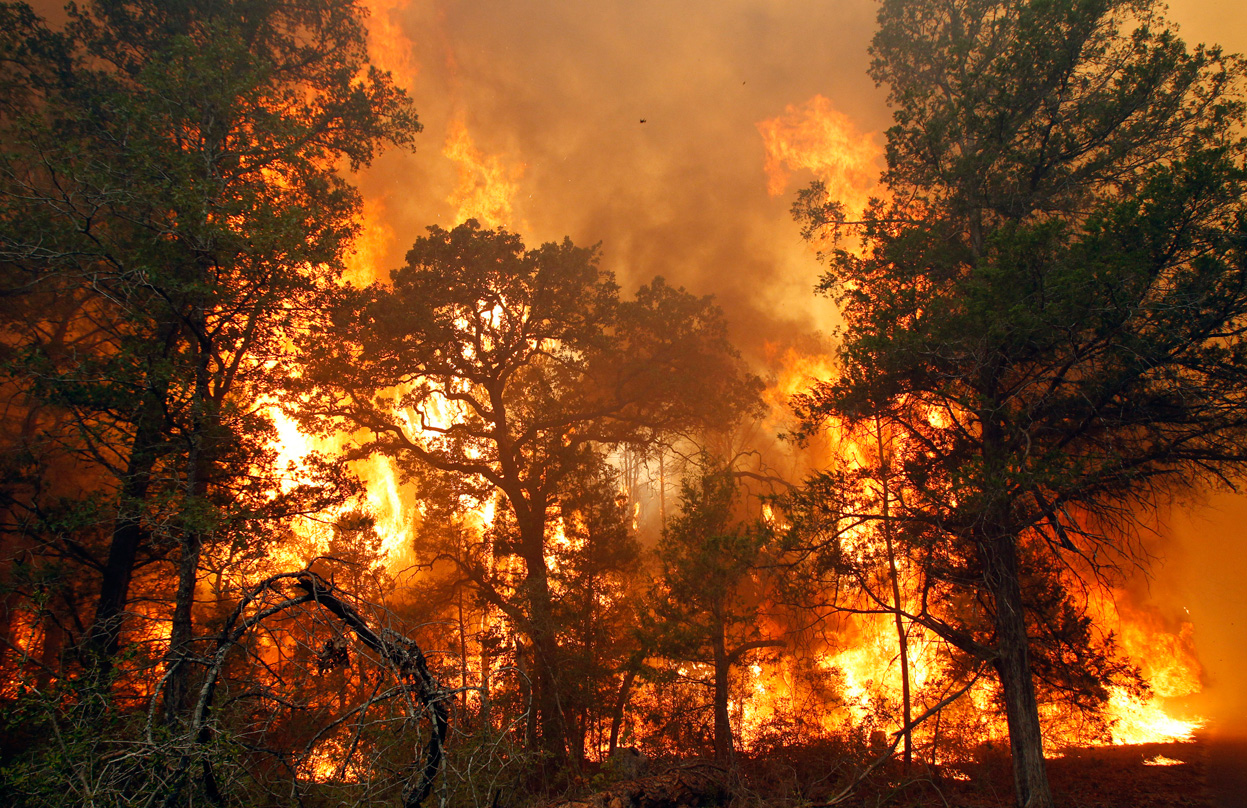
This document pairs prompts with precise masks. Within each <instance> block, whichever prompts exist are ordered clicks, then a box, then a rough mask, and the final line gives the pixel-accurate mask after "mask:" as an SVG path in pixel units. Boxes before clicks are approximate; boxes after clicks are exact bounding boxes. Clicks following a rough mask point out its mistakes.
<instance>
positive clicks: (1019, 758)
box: [980, 536, 1053, 808]
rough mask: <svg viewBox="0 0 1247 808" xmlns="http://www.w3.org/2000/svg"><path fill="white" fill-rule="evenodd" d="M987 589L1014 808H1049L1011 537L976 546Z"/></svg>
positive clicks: (1015, 552) (1045, 770)
mask: <svg viewBox="0 0 1247 808" xmlns="http://www.w3.org/2000/svg"><path fill="white" fill-rule="evenodd" d="M980 548H981V552H982V554H983V561H984V567H985V572H986V573H987V582H988V586H989V587H990V588H991V592H992V595H993V598H994V600H995V615H994V619H995V627H996V654H997V656H996V661H995V666H996V671H997V673H998V674H999V675H1000V684H1001V687H1002V688H1003V690H1004V699H1005V716H1006V719H1007V721H1008V725H1009V748H1010V751H1011V752H1012V754H1013V784H1014V788H1015V796H1016V799H1017V805H1018V808H1053V802H1052V792H1051V790H1050V789H1049V787H1048V771H1047V767H1046V765H1045V763H1044V756H1043V735H1042V732H1041V727H1040V723H1039V704H1038V702H1037V701H1036V699H1035V682H1034V679H1033V678H1032V676H1031V670H1030V649H1029V641H1028V639H1027V634H1026V617H1025V614H1024V612H1023V608H1022V590H1021V587H1020V585H1019V581H1018V564H1017V548H1016V546H1015V545H1014V540H1013V537H1011V536H1002V537H995V538H991V539H989V540H987V541H985V542H983V543H981V544H980Z"/></svg>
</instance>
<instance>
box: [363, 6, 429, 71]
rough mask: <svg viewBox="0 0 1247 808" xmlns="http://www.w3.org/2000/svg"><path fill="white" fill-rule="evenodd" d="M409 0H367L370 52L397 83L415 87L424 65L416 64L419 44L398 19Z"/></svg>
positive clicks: (379, 65) (377, 63)
mask: <svg viewBox="0 0 1247 808" xmlns="http://www.w3.org/2000/svg"><path fill="white" fill-rule="evenodd" d="M409 4H410V3H409V0H364V5H365V6H367V7H368V15H369V19H368V54H369V56H370V57H371V58H372V61H373V63H374V64H376V65H377V66H378V67H380V68H381V69H382V70H387V71H389V73H390V74H391V75H392V76H393V77H394V79H395V82H396V83H397V84H398V85H400V86H402V87H405V88H407V89H408V90H410V89H412V88H413V87H415V85H416V77H417V76H419V74H420V66H419V65H418V64H417V63H416V60H415V56H414V54H415V52H416V43H414V42H412V41H411V39H410V38H409V37H408V36H407V35H406V34H405V33H403V26H402V25H401V24H400V23H399V22H398V21H397V18H398V16H399V12H402V11H405V10H406V9H407V7H408V5H409Z"/></svg>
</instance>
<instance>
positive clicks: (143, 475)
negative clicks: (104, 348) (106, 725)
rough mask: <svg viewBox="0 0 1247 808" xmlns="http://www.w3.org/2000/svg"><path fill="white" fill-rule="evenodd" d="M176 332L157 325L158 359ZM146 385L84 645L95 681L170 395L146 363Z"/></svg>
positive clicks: (139, 530) (124, 592) (138, 539)
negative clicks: (159, 330)
mask: <svg viewBox="0 0 1247 808" xmlns="http://www.w3.org/2000/svg"><path fill="white" fill-rule="evenodd" d="M180 334H181V329H180V328H179V326H178V324H177V323H176V322H170V323H169V324H168V325H166V326H164V327H163V328H162V331H161V338H162V340H163V348H164V353H163V355H162V356H161V357H160V360H162V361H163V359H164V358H165V357H167V356H168V355H169V354H171V353H172V351H173V349H174V347H175V345H176V343H177V341H178V339H179V337H180ZM148 385H149V386H148V389H147V391H146V393H145V395H144V399H143V405H142V408H141V409H140V411H139V417H138V421H137V422H136V423H135V425H134V438H133V440H132V441H131V442H130V457H129V459H128V460H127V462H126V471H125V476H124V478H123V479H122V480H121V489H120V491H119V494H118V500H117V516H116V519H115V521H114V524H113V535H112V540H111V541H110V542H109V546H108V559H107V561H105V563H104V576H103V578H102V580H101V581H100V596H99V600H98V601H96V607H95V619H94V620H92V622H91V628H90V629H89V630H88V631H87V637H86V643H85V646H86V650H87V655H88V657H89V658H88V659H87V662H86V664H87V667H88V669H89V670H90V671H91V672H92V678H93V679H94V681H95V686H96V687H101V686H105V685H106V684H107V679H108V677H109V675H110V673H111V671H112V660H113V657H114V656H116V655H117V650H118V648H119V647H120V642H121V622H122V613H123V612H124V611H125V608H126V603H127V602H128V600H129V595H130V580H131V578H132V577H133V575H134V565H135V562H136V561H137V560H138V551H139V548H140V547H141V546H142V545H143V542H144V541H146V539H147V530H146V529H145V528H144V527H143V509H144V506H145V504H146V501H147V494H148V491H149V490H150V488H151V477H152V472H153V470H154V469H155V467H156V461H157V459H158V457H159V454H160V444H161V442H162V440H163V438H164V432H165V405H166V399H167V398H168V395H169V381H168V378H167V375H166V374H164V373H151V372H150V369H149V378H148Z"/></svg>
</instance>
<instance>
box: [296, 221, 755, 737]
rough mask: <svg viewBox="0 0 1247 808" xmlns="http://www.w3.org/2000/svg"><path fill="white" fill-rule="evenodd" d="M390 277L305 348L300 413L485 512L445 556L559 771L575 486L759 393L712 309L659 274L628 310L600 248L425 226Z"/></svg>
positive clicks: (347, 306)
mask: <svg viewBox="0 0 1247 808" xmlns="http://www.w3.org/2000/svg"><path fill="white" fill-rule="evenodd" d="M392 277H393V280H392V285H391V286H389V287H386V286H381V285H374V286H371V287H368V288H366V289H362V290H355V291H352V292H350V293H348V294H346V295H345V296H344V297H343V299H342V300H341V301H340V302H339V304H338V306H337V307H336V309H335V312H334V314H333V325H332V327H331V328H328V329H327V330H325V331H317V332H314V333H312V334H311V335H310V336H309V337H308V339H307V341H306V345H307V347H308V350H309V351H310V352H311V353H312V354H314V361H313V362H312V363H311V365H310V366H309V367H308V369H307V370H306V372H305V373H304V375H303V377H302V379H301V382H300V383H301V384H302V385H303V387H304V389H305V391H306V397H305V403H302V404H300V405H299V409H298V411H297V413H296V414H297V415H298V416H299V417H300V418H302V419H303V421H304V423H306V424H307V425H309V426H310V427H314V428H316V429H320V430H322V431H324V430H336V429H346V430H350V431H353V432H355V435H356V439H357V448H356V450H355V454H356V455H361V456H362V455H368V454H372V453H381V454H384V455H387V456H390V457H393V458H395V459H397V460H398V461H399V463H400V464H401V465H402V466H403V467H404V468H405V469H406V471H407V473H408V474H409V476H412V477H422V478H423V482H422V483H421V484H422V485H423V486H425V487H426V488H428V487H433V486H441V487H443V488H444V489H445V490H443V492H442V496H441V497H440V500H441V501H442V502H443V503H447V504H448V506H449V508H450V512H453V511H455V510H459V511H462V510H464V509H476V510H481V509H485V508H492V509H493V516H492V522H491V523H490V525H489V526H488V529H486V530H484V531H482V532H481V533H480V535H479V537H478V539H476V540H473V541H472V542H470V544H469V546H467V547H466V548H463V550H462V551H459V552H455V553H445V554H443V557H444V558H447V559H449V560H452V561H453V563H455V564H456V565H457V566H458V568H459V570H460V572H461V574H462V575H464V576H466V577H467V578H468V579H469V580H470V581H471V582H472V585H473V586H474V588H475V589H476V591H477V592H478V593H479V595H480V597H482V598H483V599H484V600H485V601H486V602H488V603H490V604H491V605H492V606H493V607H495V608H497V609H498V610H499V611H501V612H502V614H503V615H505V617H506V619H507V620H508V621H509V622H510V624H511V625H512V627H513V628H514V629H515V630H516V631H517V632H519V634H520V635H522V636H523V638H524V639H525V642H526V645H527V648H528V650H529V651H530V652H531V658H532V669H533V674H534V676H533V686H534V690H535V693H534V697H535V698H534V702H535V706H536V709H537V718H538V721H537V723H536V726H539V728H540V740H541V744H542V747H543V748H544V749H545V750H546V751H547V752H548V753H549V754H550V755H552V756H553V757H554V759H555V760H556V761H565V760H566V759H567V756H568V748H567V740H568V727H567V716H566V714H565V709H566V705H567V704H568V703H569V702H567V699H568V698H569V695H570V693H571V689H570V684H569V683H568V682H566V681H564V672H565V663H566V659H565V654H564V651H563V647H562V643H563V642H564V639H563V637H564V634H563V631H564V628H566V627H564V626H560V625H559V620H558V615H559V613H560V611H561V607H560V600H561V598H562V596H563V593H561V592H560V591H559V589H558V586H557V585H556V580H555V578H556V574H555V573H556V571H555V570H552V563H553V560H554V557H555V555H556V553H555V549H556V540H557V539H559V538H560V536H561V538H562V539H563V540H568V539H569V537H571V536H572V534H573V533H575V532H577V531H576V526H575V525H574V524H573V521H574V520H575V519H577V518H579V517H578V516H577V514H576V513H575V511H576V508H573V507H565V506H566V505H567V504H568V494H569V492H570V489H569V486H572V484H575V486H573V487H579V488H582V489H584V488H586V487H585V486H583V485H581V484H580V483H579V482H577V480H578V477H579V476H581V475H583V474H584V473H585V470H592V469H595V468H604V466H603V464H602V457H603V456H604V453H605V452H607V451H608V450H609V449H611V448H612V447H618V446H621V445H629V444H631V445H643V444H647V443H652V442H655V441H659V440H662V439H663V437H664V436H665V435H669V434H672V433H675V432H677V431H679V430H685V429H690V428H693V427H695V426H696V425H698V424H700V423H723V422H729V421H730V420H732V413H734V412H737V411H739V410H741V409H744V408H748V407H750V406H752V405H753V402H754V400H755V398H756V392H757V382H756V380H754V379H753V378H752V377H751V376H749V375H748V374H747V373H745V372H744V370H743V368H742V366H741V363H740V360H739V358H738V357H737V355H736V353H735V351H734V350H733V349H732V348H731V347H730V345H729V344H728V342H727V338H726V330H725V327H724V324H723V320H722V317H721V315H720V313H719V311H718V309H717V308H716V307H715V306H714V305H713V304H712V303H711V302H710V301H709V300H708V299H704V298H697V297H694V296H693V295H690V294H688V293H687V292H685V291H683V290H678V289H673V288H672V287H670V286H668V285H667V284H665V283H664V282H663V281H662V280H661V279H656V280H655V281H654V282H652V283H651V284H649V285H647V286H644V287H642V288H641V289H640V290H639V292H638V293H637V296H636V298H635V299H633V300H620V299H619V289H618V287H617V286H616V284H615V282H614V278H613V277H612V275H611V273H609V272H606V271H605V270H603V269H601V268H600V267H599V266H598V263H597V257H596V253H595V251H594V250H591V249H583V248H580V247H576V246H575V245H573V244H572V243H571V242H570V241H567V240H565V241H563V242H562V243H561V244H555V243H549V244H544V245H542V246H540V247H537V248H535V249H531V250H530V249H526V248H525V247H524V244H523V243H522V241H521V240H520V238H519V237H518V236H516V235H514V234H512V233H509V232H507V231H505V230H502V229H499V230H483V229H481V227H480V225H479V224H478V223H477V222H475V221H473V220H469V221H468V222H467V223H465V224H462V225H459V226H458V227H456V228H454V229H453V230H450V231H447V230H444V229H442V228H439V227H432V228H430V229H429V235H428V236H426V237H423V238H420V239H419V240H417V241H416V243H415V246H414V247H413V248H412V250H411V252H410V253H409V254H408V256H407V265H406V266H405V267H402V268H400V269H398V270H395V271H394V272H393V273H392ZM595 487H598V486H595V485H590V486H587V488H590V489H591V488H595ZM598 510H599V512H600V513H606V512H608V511H609V509H605V510H602V509H598ZM582 511H583V509H582ZM430 515H431V514H430ZM582 527H583V525H582ZM513 560H518V567H517V566H516V565H514V564H512V561H513Z"/></svg>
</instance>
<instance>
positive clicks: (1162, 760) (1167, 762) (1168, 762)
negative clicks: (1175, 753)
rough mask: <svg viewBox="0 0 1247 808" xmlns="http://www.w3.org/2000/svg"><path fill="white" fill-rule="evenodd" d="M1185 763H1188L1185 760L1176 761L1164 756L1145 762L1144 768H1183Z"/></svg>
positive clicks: (1157, 756) (1151, 758)
mask: <svg viewBox="0 0 1247 808" xmlns="http://www.w3.org/2000/svg"><path fill="white" fill-rule="evenodd" d="M1184 763H1186V761H1185V760H1174V759H1173V758H1171V757H1165V756H1164V755H1156V756H1155V757H1150V758H1148V759H1147V760H1145V761H1143V765H1144V766H1181V765H1182V764H1184Z"/></svg>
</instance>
